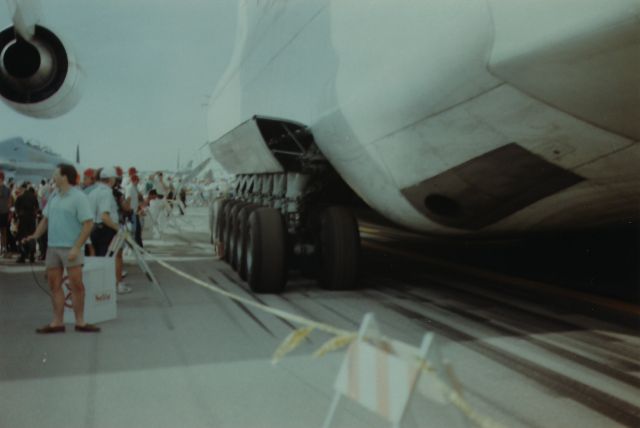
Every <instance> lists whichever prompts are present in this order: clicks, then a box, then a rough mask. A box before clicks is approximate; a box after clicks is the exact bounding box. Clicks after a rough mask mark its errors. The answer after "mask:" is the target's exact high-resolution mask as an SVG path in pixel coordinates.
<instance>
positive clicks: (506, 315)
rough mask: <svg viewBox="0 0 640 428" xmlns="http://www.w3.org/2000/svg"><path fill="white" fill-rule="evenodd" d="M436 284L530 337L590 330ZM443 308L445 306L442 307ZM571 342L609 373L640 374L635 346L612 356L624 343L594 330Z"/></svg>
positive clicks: (473, 292)
mask: <svg viewBox="0 0 640 428" xmlns="http://www.w3.org/2000/svg"><path fill="white" fill-rule="evenodd" d="M434 285H435V286H436V287H437V288H438V289H439V291H444V292H445V293H447V294H452V295H454V296H453V300H461V299H464V300H469V299H470V297H473V299H474V300H475V302H476V303H477V306H476V305H475V304H472V305H471V306H473V307H474V308H476V309H477V308H483V307H487V308H490V309H487V311H490V312H491V313H492V315H493V314H495V315H498V316H502V318H501V320H502V321H503V322H507V323H509V324H517V325H519V328H520V329H522V330H523V332H524V333H526V334H528V335H532V334H540V333H550V332H566V331H590V330H588V329H587V328H585V327H584V326H581V325H579V324H575V323H571V322H569V321H567V320H565V319H561V318H558V317H557V316H555V315H554V314H549V313H545V312H544V311H537V310H535V309H534V308H532V307H530V306H529V305H527V304H526V303H525V304H521V303H520V302H517V303H516V302H513V301H504V300H501V299H499V298H496V297H494V296H488V295H487V294H479V293H480V290H477V289H475V290H474V289H472V288H471V287H469V289H466V288H465V289H464V290H461V289H460V288H458V287H456V286H455V285H453V286H451V285H450V284H447V283H444V282H442V281H440V280H431V282H430V287H431V288H430V290H433V286H434ZM408 286H409V287H411V289H412V292H409V293H410V294H412V295H414V296H420V297H421V298H423V295H422V293H421V292H424V291H425V290H424V287H415V286H413V285H411V284H408ZM463 288H464V287H463ZM416 293H418V294H416ZM428 301H429V302H430V303H434V304H438V302H437V300H433V299H430V300H428ZM440 306H442V305H441V304H440ZM459 310H460V309H459ZM523 316H524V317H527V318H528V319H529V320H530V322H529V323H527V322H526V321H525V320H523V319H522V318H523ZM489 321H490V322H494V321H496V320H495V319H490V320H489ZM541 324H542V325H541ZM594 339H595V340H594ZM570 340H571V341H572V342H576V343H577V344H580V345H581V347H582V348H583V349H584V348H585V346H584V345H587V346H588V347H587V348H586V349H585V350H587V351H588V352H590V353H594V351H595V353H597V354H598V355H599V356H601V359H603V360H605V362H595V364H600V365H603V366H604V365H605V364H606V367H607V370H610V368H611V366H615V367H616V369H618V370H619V371H621V372H623V373H624V372H629V371H640V364H638V363H637V362H636V361H633V360H629V359H628V358H626V355H634V354H638V351H637V349H636V348H635V347H631V346H623V349H621V350H620V351H619V352H617V353H612V352H611V351H610V347H611V344H612V343H617V344H623V343H622V342H621V341H620V340H616V339H614V338H612V337H610V336H607V335H606V334H602V333H598V332H595V331H590V335H589V337H572V338H570ZM623 345H626V344H623ZM603 350H605V351H606V353H603V352H602V351H603ZM574 355H578V356H579V357H580V358H586V357H584V356H581V355H579V354H574ZM627 383H628V382H627ZM633 386H636V387H640V380H638V381H637V382H636V381H635V380H634V381H633Z"/></svg>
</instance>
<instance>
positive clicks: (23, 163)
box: [0, 137, 70, 184]
mask: <svg viewBox="0 0 640 428" xmlns="http://www.w3.org/2000/svg"><path fill="white" fill-rule="evenodd" d="M60 163H70V162H69V161H68V160H66V159H64V158H62V157H61V156H60V155H58V154H56V153H53V152H51V151H49V150H47V149H44V148H42V147H40V146H38V145H34V144H31V143H28V142H25V141H24V140H23V139H22V138H20V137H15V138H9V139H8V140H4V141H0V171H4V173H5V176H6V177H7V178H13V179H14V181H15V182H16V183H18V184H20V183H22V182H25V181H29V182H31V183H34V184H37V183H40V181H41V180H48V179H50V178H51V176H52V174H53V171H54V169H55V168H56V165H58V164H60Z"/></svg>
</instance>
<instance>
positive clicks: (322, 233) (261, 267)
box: [211, 200, 360, 293]
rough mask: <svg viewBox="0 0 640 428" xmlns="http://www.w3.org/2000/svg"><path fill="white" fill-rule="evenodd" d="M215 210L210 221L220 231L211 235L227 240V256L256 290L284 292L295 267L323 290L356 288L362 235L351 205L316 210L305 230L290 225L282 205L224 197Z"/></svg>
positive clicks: (224, 256)
mask: <svg viewBox="0 0 640 428" xmlns="http://www.w3.org/2000/svg"><path fill="white" fill-rule="evenodd" d="M214 209H215V210H216V211H217V218H213V219H212V220H211V222H212V224H215V225H216V227H217V229H216V230H213V231H212V236H213V237H214V240H217V241H218V242H220V241H222V242H223V251H224V254H223V255H222V257H223V259H224V260H226V261H227V262H229V264H230V265H231V267H232V268H233V269H234V270H235V271H236V272H238V275H239V276H240V277H241V278H242V279H243V280H246V281H247V282H248V283H249V286H250V288H251V289H252V290H253V291H255V292H257V293H281V292H282V291H283V290H284V286H285V283H286V281H287V276H288V269H289V267H290V266H293V265H297V266H298V267H300V268H301V270H302V271H306V273H308V274H311V275H312V276H313V277H314V278H316V279H317V280H318V282H319V284H320V286H321V287H323V288H326V289H330V290H346V289H350V288H353V287H354V285H355V282H356V279H357V273H358V264H359V256H360V234H359V232H358V224H357V222H356V220H355V218H354V216H353V214H352V213H351V211H350V210H349V209H347V208H344V207H340V206H328V207H325V208H322V209H319V210H314V214H313V216H312V218H311V219H309V220H308V221H307V222H306V227H303V228H300V229H293V228H289V227H287V222H286V221H285V217H284V216H283V215H282V213H281V211H280V210H279V209H277V208H272V207H264V206H261V205H259V204H255V203H247V202H241V201H238V200H224V201H216V202H215V203H214ZM310 211H311V210H310ZM317 211H319V212H317ZM214 215H215V213H214ZM292 230H294V231H298V232H300V233H291V231H292ZM301 232H304V233H301Z"/></svg>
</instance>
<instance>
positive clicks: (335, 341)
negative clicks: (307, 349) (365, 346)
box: [313, 333, 358, 358]
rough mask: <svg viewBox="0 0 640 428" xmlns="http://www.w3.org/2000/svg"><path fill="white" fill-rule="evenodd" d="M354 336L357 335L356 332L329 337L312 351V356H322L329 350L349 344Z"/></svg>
mask: <svg viewBox="0 0 640 428" xmlns="http://www.w3.org/2000/svg"><path fill="white" fill-rule="evenodd" d="M356 337H358V335H357V334H356V333H350V334H343V335H340V336H336V337H334V338H332V339H329V340H328V341H326V342H325V343H324V345H322V346H321V347H320V348H319V349H318V350H317V351H316V352H314V353H313V356H314V357H316V358H318V357H322V356H324V355H325V354H327V353H329V352H332V351H335V350H338V349H340V348H342V347H344V346H347V345H349V344H350V343H351V342H353V341H354V340H355V339H356Z"/></svg>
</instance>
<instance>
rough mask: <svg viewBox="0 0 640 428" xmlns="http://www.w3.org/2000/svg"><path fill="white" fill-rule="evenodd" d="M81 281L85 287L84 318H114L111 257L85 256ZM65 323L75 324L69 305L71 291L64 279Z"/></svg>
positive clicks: (113, 270)
mask: <svg viewBox="0 0 640 428" xmlns="http://www.w3.org/2000/svg"><path fill="white" fill-rule="evenodd" d="M82 281H83V283H84V288H85V296H84V320H85V321H86V322H88V323H98V322H102V321H108V320H112V319H115V318H116V315H117V306H116V265H115V259H114V258H113V257H85V258H84V268H83V269H82ZM63 288H64V292H65V305H64V322H65V324H75V315H74V314H73V307H72V306H71V293H70V292H69V289H68V287H67V279H66V276H65V281H64V286H63Z"/></svg>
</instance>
